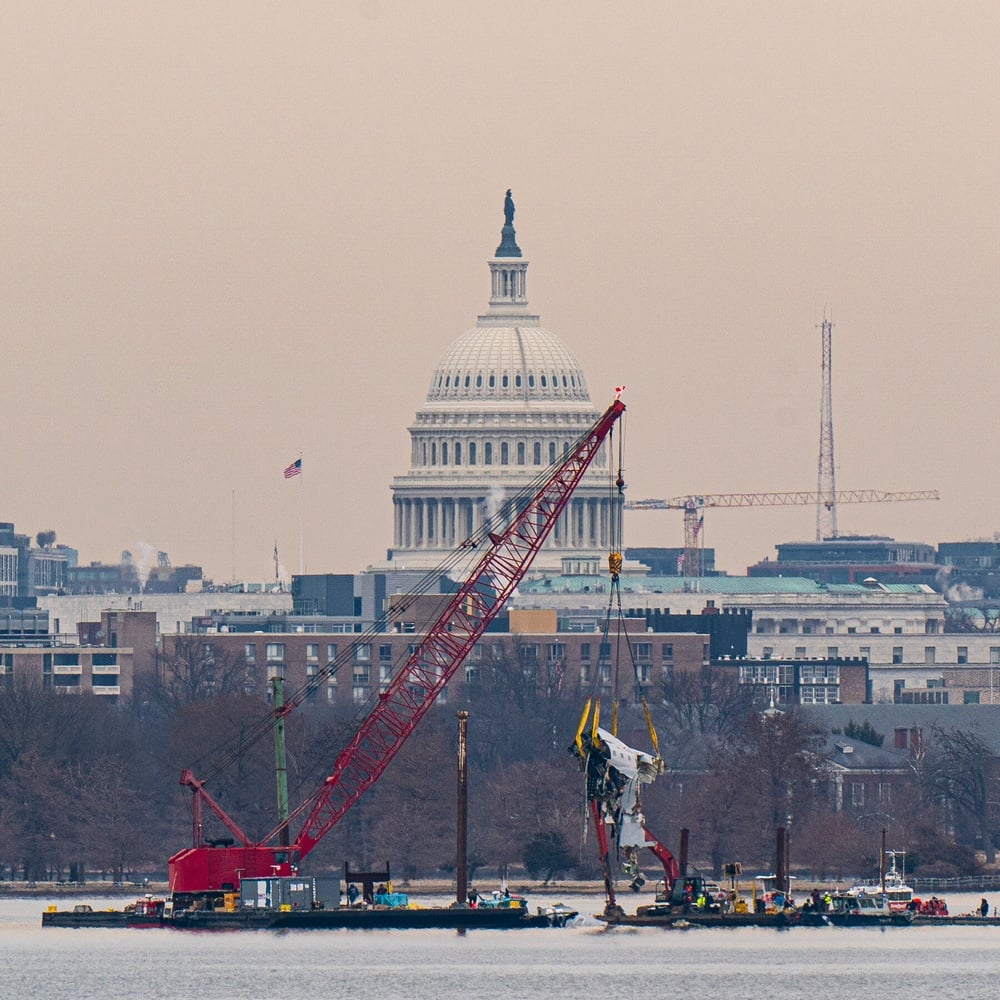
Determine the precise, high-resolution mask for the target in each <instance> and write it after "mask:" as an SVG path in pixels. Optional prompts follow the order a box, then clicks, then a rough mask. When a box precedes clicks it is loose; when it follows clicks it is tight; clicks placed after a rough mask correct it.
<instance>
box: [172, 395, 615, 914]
mask: <svg viewBox="0 0 1000 1000" xmlns="http://www.w3.org/2000/svg"><path fill="white" fill-rule="evenodd" d="M619 391H620V390H619ZM624 411H625V404H624V403H622V402H621V400H620V399H619V398H618V396H616V397H615V400H614V402H613V403H612V404H611V406H610V407H608V409H607V410H606V411H605V412H604V414H603V415H602V416H601V417H600V418H599V419H598V421H597V422H596V423H595V424H594V425H593V427H591V428H590V430H588V431H587V432H586V433H585V434H584V435H583V436H582V437H581V438H580V439H579V440H578V441H577V443H576V445H575V446H574V447H573V448H572V449H571V451H570V453H569V455H567V456H566V458H565V459H564V460H563V461H562V463H561V464H560V465H558V466H557V467H556V468H555V470H554V471H553V472H552V474H551V475H550V476H549V477H548V479H546V480H545V481H544V482H543V483H542V484H541V486H540V487H539V488H538V490H537V492H536V493H535V494H534V496H532V497H531V498H530V499H528V500H527V501H526V502H525V503H524V504H523V505H522V504H516V505H514V507H513V508H512V519H511V521H510V523H509V524H508V525H507V526H506V527H504V528H501V527H500V526H499V525H498V526H496V527H494V528H493V529H492V530H484V531H483V532H482V534H481V536H479V535H477V536H476V537H475V538H470V539H468V540H467V541H466V542H465V543H463V547H469V548H477V549H478V548H480V547H481V548H482V549H483V554H482V556H481V557H480V558H479V560H478V562H477V563H476V564H475V567H474V568H473V570H472V572H471V574H470V575H469V576H468V577H467V578H466V579H465V581H464V582H463V583H462V584H461V585H460V586H459V588H458V590H457V591H456V592H455V593H454V594H452V595H449V598H448V600H447V601H446V603H445V605H444V610H443V611H442V612H441V613H440V615H439V616H438V617H437V619H436V620H435V621H434V623H433V624H432V625H431V626H430V627H429V628H428V630H427V632H426V633H425V634H424V637H423V639H422V640H421V642H420V643H419V645H418V646H417V648H416V649H415V650H414V652H413V653H412V654H411V655H410V657H409V658H408V659H407V660H406V662H405V663H404V664H403V665H402V667H401V669H399V670H398V671H397V672H396V674H395V675H394V676H393V677H392V679H391V680H390V681H389V683H388V684H387V686H386V688H385V690H383V691H381V692H380V693H379V696H378V700H377V701H376V702H375V706H374V708H373V709H372V710H371V712H369V714H368V715H367V716H365V718H364V719H363V720H362V722H361V724H360V726H359V728H358V730H357V732H356V733H355V734H354V736H353V737H352V738H351V739H350V741H349V742H348V744H347V745H346V746H345V747H344V749H343V750H341V751H340V753H339V755H338V756H337V758H336V760H335V761H334V763H333V767H332V769H331V771H330V773H329V775H328V776H327V777H326V779H325V780H324V781H323V783H322V785H321V786H320V787H319V788H318V789H317V790H316V791H315V792H314V793H313V794H312V795H311V796H310V797H309V798H307V799H306V800H305V801H304V802H303V803H302V804H301V805H300V806H299V807H298V808H297V809H296V810H295V811H294V812H292V813H290V814H288V815H284V816H281V817H279V824H278V826H277V827H276V828H275V829H274V830H272V831H271V832H270V833H269V834H267V835H266V836H265V837H264V838H262V839H261V840H259V841H254V840H252V839H251V838H250V837H249V836H248V835H247V834H246V833H244V831H243V830H242V829H241V828H240V826H239V825H238V824H237V823H236V821H235V820H234V819H232V818H231V817H230V816H229V815H228V814H227V813H226V812H225V810H224V809H223V808H222V806H221V805H220V804H219V803H218V802H217V801H216V800H215V799H214V798H213V797H212V796H211V795H210V794H209V792H208V790H207V789H206V788H205V782H204V781H202V780H199V779H198V778H196V777H195V775H194V774H193V773H192V772H191V771H190V770H186V771H184V772H183V773H182V775H181V784H182V785H184V786H186V787H187V788H189V789H190V790H191V793H192V801H193V804H192V827H193V838H194V845H193V846H192V847H190V848H186V849H184V850H182V851H179V852H178V853H176V854H174V855H173V857H171V858H170V862H169V884H170V891H171V893H172V895H173V898H174V900H175V904H176V903H178V902H179V903H180V904H181V905H185V904H186V903H190V902H194V901H204V902H205V903H206V904H207V905H212V904H213V903H214V902H215V901H217V900H219V899H221V898H222V897H223V895H224V894H225V893H229V892H238V891H239V886H240V882H241V880H242V879H244V878H261V877H270V876H289V875H294V874H295V873H296V872H297V870H298V864H299V862H300V861H301V860H302V859H303V858H305V857H306V855H308V854H309V852H310V851H312V849H313V848H314V847H315V846H316V845H317V844H318V843H319V841H320V840H321V839H322V838H323V837H324V836H325V835H326V834H327V833H328V832H329V831H330V830H331V829H332V828H333V826H334V825H335V824H336V823H337V822H339V821H340V819H341V818H343V816H344V815H345V814H346V813H347V811H348V810H349V809H350V808H351V807H352V806H353V805H354V803H355V802H357V801H358V799H359V798H361V796H362V795H363V794H364V793H365V792H366V791H367V790H368V789H369V788H370V787H371V786H372V785H373V784H374V783H375V782H376V781H377V780H378V779H379V778H380V777H381V776H382V774H383V773H384V771H385V769H386V768H387V767H388V766H389V764H390V762H391V761H392V759H393V758H394V757H395V755H396V753H397V752H398V751H399V749H400V748H401V747H402V746H403V744H404V743H405V742H406V740H407V739H408V738H409V737H410V734H411V733H412V732H413V730H414V729H415V728H416V726H417V723H418V722H419V721H420V720H421V719H422V718H423V716H424V715H425V714H426V713H427V712H428V710H429V709H430V708H431V706H432V705H433V704H434V701H435V700H436V699H437V697H438V695H440V693H441V692H442V691H443V690H444V688H445V686H446V685H447V684H448V682H449V680H450V679H451V678H452V677H453V676H454V674H455V672H456V670H458V668H459V667H460V666H461V664H462V662H463V661H464V660H465V658H466V656H467V655H468V654H469V652H470V650H471V649H472V648H473V646H474V645H475V644H476V643H477V642H478V641H479V639H480V638H481V637H482V635H483V633H484V632H485V631H486V628H487V627H488V626H489V624H490V622H492V621H493V620H494V618H496V616H497V615H498V614H499V613H500V612H501V611H502V610H503V608H504V606H505V605H506V603H507V601H508V600H509V598H510V597H511V595H512V594H513V592H514V590H515V588H516V587H517V585H518V583H520V581H521V580H522V579H523V577H524V574H525V573H526V572H527V570H528V568H529V566H530V565H531V562H532V560H533V559H534V557H535V555H536V554H537V553H538V551H539V549H540V548H541V547H542V545H543V543H544V542H545V540H546V538H548V536H549V534H550V533H551V532H552V529H553V528H554V526H555V524H556V521H557V520H558V519H559V517H560V515H561V514H562V513H563V511H564V510H565V509H566V505H567V504H568V503H569V501H570V499H571V497H572V496H573V493H574V491H575V490H576V488H577V486H578V485H579V482H580V480H581V479H582V478H583V476H584V474H585V473H586V471H587V469H588V468H589V467H590V465H591V463H592V462H593V460H594V458H595V457H596V456H597V455H598V454H599V452H600V450H601V448H602V446H603V445H604V442H605V440H606V439H607V438H608V436H609V435H610V434H611V431H612V429H613V428H614V425H615V423H616V422H617V421H618V419H619V417H621V415H622V414H623V413H624ZM294 707H295V702H294V700H293V701H290V702H289V703H288V704H286V705H284V706H282V707H281V708H280V714H279V718H283V716H284V714H286V713H287V711H290V710H291V709H292V708H294ZM279 794H280V793H279ZM203 806H207V807H208V809H210V810H211V811H212V812H213V813H215V815H216V817H217V818H218V819H219V820H220V821H221V822H222V824H223V825H224V826H225V827H226V828H227V829H228V831H229V833H230V835H231V836H229V837H226V838H222V839H217V840H214V841H209V842H206V841H205V839H204V837H203V830H202V810H203ZM300 822H301V824H302V825H301V828H300V830H299V833H298V834H297V836H296V837H295V839H294V840H291V838H290V836H289V832H288V831H289V829H290V828H291V827H292V826H293V825H296V824H298V823H300Z"/></svg>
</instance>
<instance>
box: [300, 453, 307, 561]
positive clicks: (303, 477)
mask: <svg viewBox="0 0 1000 1000" xmlns="http://www.w3.org/2000/svg"><path fill="white" fill-rule="evenodd" d="M301 461H302V452H301V451H300V452H299V462H301ZM305 478H306V477H305V474H304V473H300V475H299V576H305V572H306V569H305V556H304V555H303V553H304V551H305V550H304V548H303V545H302V491H303V490H304V489H305V487H304V486H303V485H302V482H303V480H304V479H305Z"/></svg>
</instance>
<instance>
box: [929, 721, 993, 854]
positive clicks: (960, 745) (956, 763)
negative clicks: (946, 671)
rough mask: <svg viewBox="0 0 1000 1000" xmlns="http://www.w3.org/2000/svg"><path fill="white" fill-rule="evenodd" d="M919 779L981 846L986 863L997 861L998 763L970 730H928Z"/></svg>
mask: <svg viewBox="0 0 1000 1000" xmlns="http://www.w3.org/2000/svg"><path fill="white" fill-rule="evenodd" d="M919 766H920V776H921V778H922V782H923V786H924V788H925V790H926V793H927V795H928V797H930V798H931V799H932V801H934V800H936V801H938V802H940V803H942V804H946V805H948V806H950V807H951V808H952V809H954V810H955V812H956V813H957V816H956V818H957V819H965V820H966V821H967V822H968V823H969V824H970V825H971V828H972V831H973V833H974V835H975V836H976V837H977V838H978V839H979V841H980V843H981V844H982V849H983V851H984V852H985V854H986V863H987V864H990V865H992V864H994V862H995V861H996V845H995V843H994V836H993V824H994V821H995V818H996V815H997V804H998V792H1000V781H998V779H1000V762H998V760H997V757H996V755H995V754H994V752H993V750H992V749H991V748H990V747H989V745H988V744H987V743H986V742H985V741H984V740H983V739H982V737H981V736H980V735H979V734H978V733H977V732H975V731H974V730H972V729H966V730H960V729H950V730H946V729H943V728H940V727H937V726H935V727H934V728H933V729H932V730H931V739H930V740H929V741H928V743H927V746H926V751H925V753H924V756H923V760H922V761H921V762H920V765H919Z"/></svg>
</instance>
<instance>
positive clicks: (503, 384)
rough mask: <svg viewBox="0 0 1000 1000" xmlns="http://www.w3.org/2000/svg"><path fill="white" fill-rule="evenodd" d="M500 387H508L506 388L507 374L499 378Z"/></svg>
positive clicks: (508, 379) (507, 382)
mask: <svg viewBox="0 0 1000 1000" xmlns="http://www.w3.org/2000/svg"><path fill="white" fill-rule="evenodd" d="M500 387H501V388H502V389H508V388H510V376H509V375H504V376H503V377H502V378H501V379H500Z"/></svg>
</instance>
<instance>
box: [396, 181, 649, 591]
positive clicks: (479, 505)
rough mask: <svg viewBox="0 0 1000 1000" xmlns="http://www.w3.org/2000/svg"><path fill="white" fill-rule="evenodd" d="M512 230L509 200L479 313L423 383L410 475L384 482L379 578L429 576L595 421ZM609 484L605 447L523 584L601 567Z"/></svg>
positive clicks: (607, 535)
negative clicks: (536, 298)
mask: <svg viewBox="0 0 1000 1000" xmlns="http://www.w3.org/2000/svg"><path fill="white" fill-rule="evenodd" d="M513 222H514V204H513V200H512V198H511V195H510V192H508V193H507V198H506V202H505V213H504V226H503V229H502V231H501V242H500V245H499V246H498V247H497V249H496V253H495V255H494V257H493V258H492V259H491V260H490V261H489V262H488V265H489V279H490V284H489V303H488V306H487V309H486V312H485V313H483V314H482V315H480V316H479V317H478V319H477V321H476V325H475V326H474V327H473V328H472V329H471V330H468V331H467V332H466V333H464V334H462V336H460V337H459V338H458V339H457V340H456V341H455V342H454V343H453V344H452V345H451V347H449V348H448V350H447V351H446V352H445V354H444V356H443V357H442V358H441V360H440V361H439V362H438V364H437V367H436V368H435V369H434V371H433V373H432V375H431V381H430V387H429V389H428V391H427V399H426V401H425V403H424V405H423V406H422V407H421V408H420V409H419V410H418V411H417V414H416V417H415V419H414V421H413V425H412V426H411V427H410V429H409V432H410V441H411V452H410V469H409V471H408V472H406V473H405V474H403V475H400V476H396V478H395V479H394V480H393V482H392V503H393V513H394V528H393V544H392V549H391V550H390V551H389V554H388V562H387V564H386V565H384V566H380V567H379V568H380V569H406V570H411V569H431V568H433V567H435V566H437V565H438V564H439V563H441V562H442V560H443V559H445V558H446V557H447V555H448V553H450V552H451V551H452V550H453V549H455V548H456V546H459V545H461V543H462V542H463V540H464V539H466V538H469V537H471V536H472V535H473V534H475V533H476V532H478V531H479V530H480V529H481V528H482V527H483V526H484V524H485V523H486V522H487V521H488V520H489V519H490V518H493V517H496V516H497V515H498V514H500V512H501V510H502V508H503V506H504V504H506V503H509V502H511V501H512V500H513V498H515V497H517V496H518V495H519V494H522V493H523V492H524V491H526V490H528V491H530V488H531V486H532V484H535V483H536V482H537V480H538V478H539V475H540V474H542V473H543V472H544V471H545V470H546V469H548V467H549V466H550V465H552V464H553V463H554V462H556V461H557V460H559V459H561V458H562V457H563V456H564V455H566V454H567V453H568V452H569V450H570V448H571V447H572V445H573V444H574V443H575V442H576V440H577V438H579V437H580V435H582V434H583V433H584V431H586V430H587V429H588V428H589V427H590V426H591V425H592V424H593V423H594V421H595V420H596V419H597V417H598V416H599V413H598V411H597V410H596V409H595V408H594V404H593V403H592V401H591V397H590V392H589V390H588V388H587V380H586V378H585V376H584V373H583V369H582V368H581V367H580V363H579V362H578V361H577V359H576V358H575V357H574V356H573V353H572V352H571V351H570V350H569V348H568V347H567V346H566V345H565V344H564V343H563V342H562V341H561V340H560V339H559V338H558V337H556V336H555V335H554V334H553V333H550V332H549V331H548V330H546V329H545V328H544V327H543V326H542V325H541V322H540V317H539V316H538V315H537V314H535V313H532V312H531V311H530V310H529V302H528V286H527V279H528V261H527V260H526V259H525V258H524V257H523V256H522V253H521V248H520V247H519V246H518V244H517V237H516V233H515V230H514V224H513ZM608 401H609V402H610V394H609V400H608ZM611 475H612V472H611V468H610V463H609V456H608V449H607V447H605V448H604V449H602V451H601V453H600V454H599V455H598V456H597V459H596V460H595V461H594V463H593V465H592V466H591V468H590V469H589V470H588V471H587V474H586V476H585V478H584V479H583V481H582V482H581V483H580V485H579V487H578V488H577V490H576V492H575V494H574V496H573V499H572V500H571V502H570V504H569V506H568V508H567V510H566V511H565V512H564V514H563V516H562V517H561V518H560V519H559V521H558V522H557V523H556V525H555V528H554V530H553V532H552V534H551V535H550V537H549V539H548V540H547V543H546V545H545V547H544V548H543V549H542V551H541V552H540V553H539V554H538V556H537V557H536V559H535V562H534V564H533V566H532V573H533V574H536V575H537V574H538V573H545V572H550V573H562V572H566V573H580V572H596V570H597V567H598V565H599V564H600V563H603V562H604V560H605V558H606V555H607V552H608V549H609V546H610V545H611V541H612V538H611V513H612V497H611V492H610V490H609V477H610V476H611ZM529 495H530V492H529ZM635 568H636V569H638V567H635Z"/></svg>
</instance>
